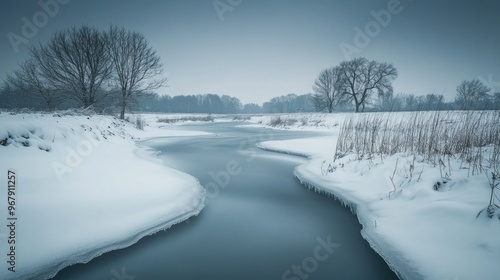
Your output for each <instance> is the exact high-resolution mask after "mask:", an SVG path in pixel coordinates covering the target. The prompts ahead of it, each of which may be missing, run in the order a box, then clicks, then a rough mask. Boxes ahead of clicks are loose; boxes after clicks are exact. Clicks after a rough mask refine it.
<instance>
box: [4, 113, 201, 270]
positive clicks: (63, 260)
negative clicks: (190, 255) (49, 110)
mask: <svg viewBox="0 0 500 280" xmlns="http://www.w3.org/2000/svg"><path fill="white" fill-rule="evenodd" d="M203 134H206V133H204V132H194V131H192V132H189V131H176V130H166V129H159V128H155V127H149V126H146V127H144V130H137V129H136V128H135V127H134V126H133V125H132V124H131V123H127V122H123V121H119V120H117V119H114V118H112V117H104V116H98V115H90V116H85V115H83V116H82V115H80V116H75V115H72V114H68V115H64V114H10V113H7V112H2V113H1V114H0V144H1V145H0V158H1V161H0V171H1V173H2V174H4V175H3V176H4V177H3V178H2V179H1V180H2V181H3V182H4V183H3V184H4V188H2V193H1V194H0V197H2V198H3V199H1V201H0V220H1V222H2V225H3V226H2V227H1V228H0V252H1V254H2V256H3V257H2V258H1V259H2V262H1V265H0V278H1V279H46V278H49V277H51V276H53V275H55V274H56V273H57V272H58V271H59V270H61V269H62V268H64V267H66V266H69V265H72V264H75V263H81V262H87V261H89V260H90V259H92V258H94V257H96V256H99V255H101V254H103V253H105V252H108V251H111V250H115V249H119V248H123V247H127V246H130V245H132V244H134V243H135V242H137V241H138V240H139V239H140V238H141V237H143V236H146V235H150V234H152V233H154V232H157V231H159V230H164V229H166V228H168V227H170V226H172V225H173V224H176V223H179V222H181V221H183V220H185V219H187V218H189V217H190V216H193V215H197V214H198V213H199V212H200V211H201V209H202V208H203V206H204V198H205V190H204V188H203V187H202V186H201V185H200V184H199V182H198V180H197V179H195V178H194V177H192V176H190V175H188V174H185V173H182V172H179V171H177V170H174V169H170V168H168V167H166V166H164V165H163V164H162V162H161V160H159V159H158V158H156V157H155V152H154V151H152V150H149V149H146V148H142V147H138V146H137V145H136V142H135V141H134V140H138V139H145V138H149V137H159V136H183V135H189V136H192V135H203ZM9 170H10V171H11V172H10V174H8V172H9ZM12 174H15V185H14V182H11V183H10V184H9V189H10V190H12V192H11V193H9V192H8V189H7V176H8V175H12ZM7 197H10V198H9V204H11V205H10V206H14V207H11V208H8V206H9V205H7V203H8V202H7ZM8 209H9V212H7V210H8ZM7 214H9V216H7ZM8 218H16V219H17V220H13V219H12V220H8ZM6 225H11V227H10V228H9V227H6ZM14 242H15V243H14ZM11 246H12V247H11ZM8 254H10V255H9V256H8ZM9 268H10V270H9ZM112 269H114V268H110V271H111V270H112ZM13 270H15V272H13ZM111 277H112V275H111V274H110V276H109V277H108V278H111Z"/></svg>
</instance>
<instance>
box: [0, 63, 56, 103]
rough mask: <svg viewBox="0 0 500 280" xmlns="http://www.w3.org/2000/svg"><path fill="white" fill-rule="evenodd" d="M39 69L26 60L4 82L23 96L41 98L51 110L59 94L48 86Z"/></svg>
mask: <svg viewBox="0 0 500 280" xmlns="http://www.w3.org/2000/svg"><path fill="white" fill-rule="evenodd" d="M39 70H40V69H39V67H38V65H37V64H36V63H34V62H33V61H32V60H27V61H26V62H25V63H24V64H22V65H21V66H20V69H19V70H16V71H15V72H14V73H13V74H9V75H7V78H6V80H5V83H6V85H7V86H9V87H10V88H11V89H13V90H14V91H16V92H18V93H20V94H21V95H23V96H24V97H25V98H34V99H41V100H42V102H44V103H45V104H46V107H47V109H48V110H49V111H53V110H54V109H55V108H56V105H57V104H59V103H60V101H61V98H60V94H59V92H58V91H57V90H56V89H54V88H51V87H50V85H49V83H48V82H47V81H46V80H45V79H44V78H43V76H42V75H41V73H40V71H39Z"/></svg>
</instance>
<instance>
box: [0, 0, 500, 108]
mask: <svg viewBox="0 0 500 280" xmlns="http://www.w3.org/2000/svg"><path fill="white" fill-rule="evenodd" d="M54 1H56V0H40V2H41V3H52V4H51V5H49V4H47V5H48V6H47V7H48V8H46V9H48V10H49V11H48V13H47V12H44V8H42V6H41V5H40V4H39V1H26V0H1V1H0V33H1V40H0V58H1V59H0V79H1V80H3V79H4V78H5V75H6V74H7V73H9V72H11V71H13V70H15V69H16V67H17V66H18V64H19V63H22V62H23V61H24V60H25V59H26V56H27V53H28V49H29V47H30V46H33V45H35V44H38V43H39V42H42V43H43V42H46V41H47V40H48V39H49V38H50V36H51V35H52V34H53V33H54V32H56V31H58V30H64V29H67V28H70V27H72V26H75V25H76V26H79V25H82V24H87V25H92V26H95V27H98V28H102V29H105V28H107V27H108V26H109V25H110V24H114V25H119V26H124V27H126V28H127V29H132V30H136V31H139V32H142V33H143V34H144V35H145V36H146V37H147V38H148V40H149V41H150V44H151V46H152V47H154V48H155V49H156V50H157V51H158V53H159V54H160V55H161V58H162V61H163V62H164V64H165V72H166V74H167V75H168V87H166V88H162V89H159V90H158V92H159V93H161V94H169V95H179V94H200V93H216V94H221V95H222V94H227V95H232V96H236V97H238V98H240V99H241V100H242V102H244V103H249V102H255V103H262V102H264V101H267V100H268V99H270V98H272V97H274V96H278V95H284V94H288V93H296V94H303V93H309V92H311V91H312V89H311V87H312V84H313V82H314V79H315V78H316V76H317V75H318V73H319V72H320V71H321V70H322V69H324V68H326V67H330V66H334V65H337V64H338V63H339V62H341V61H342V60H345V59H349V58H354V57H358V56H364V57H366V58H368V59H374V60H378V61H384V62H391V63H393V64H394V66H395V67H396V68H397V69H398V71H399V77H398V78H397V79H396V81H395V82H394V90H395V92H396V93H399V92H404V93H413V94H417V95H424V94H427V93H438V94H444V95H445V97H446V98H447V99H452V98H453V97H454V95H455V89H456V87H457V85H458V84H459V83H460V82H461V81H462V80H464V79H474V78H480V77H482V78H484V79H485V80H486V81H487V82H489V85H490V86H492V87H496V88H495V90H496V91H500V16H499V14H500V1H497V0H491V1H486V0H480V1H477V0H476V1H472V0H470V1H452V0H443V1H437V0H434V1H431V0H423V1H418V0H413V1H410V0H400V1H397V0H377V1H368V0H365V1H348V0H274V1H273V0H217V1H214V0H175V1H174V0H163V1H161V0H157V1H153V0H147V1H133V0H90V1H89V0H86V1H84V0H57V1H58V2H54ZM60 2H67V3H66V4H58V6H59V7H58V8H57V9H56V8H55V6H54V5H53V3H60ZM374 14H378V15H379V16H378V17H379V19H378V21H377V19H376V18H377V16H374ZM387 15H390V18H388V17H387ZM34 16H35V17H34ZM23 18H24V19H23ZM26 19H27V20H28V21H29V22H30V24H38V26H40V27H37V30H36V31H35V32H32V31H33V30H29V28H24V29H25V30H24V31H25V34H23V26H24V25H26V23H25V21H26ZM28 25H29V24H28ZM35 27H36V26H35ZM360 32H363V33H364V34H362V35H360ZM9 34H10V35H9ZM14 34H15V35H14ZM25 35H28V36H25ZM14 37H15V38H16V39H18V41H16V42H14V43H13V42H12V41H13V40H12V38H14ZM26 37H31V38H26ZM19 38H21V39H19ZM366 39H368V40H366ZM342 46H343V47H344V50H343V48H342ZM346 47H347V48H346ZM16 48H17V50H16ZM346 50H349V51H350V52H351V53H349V51H346ZM490 78H491V81H490Z"/></svg>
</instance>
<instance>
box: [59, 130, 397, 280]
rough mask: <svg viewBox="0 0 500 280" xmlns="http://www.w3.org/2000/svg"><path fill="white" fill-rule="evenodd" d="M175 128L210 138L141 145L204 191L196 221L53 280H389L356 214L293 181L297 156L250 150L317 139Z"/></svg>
mask: <svg viewBox="0 0 500 280" xmlns="http://www.w3.org/2000/svg"><path fill="white" fill-rule="evenodd" d="M178 129H191V130H201V131H208V132H212V133H214V134H213V135H208V136H196V137H187V138H186V137H184V138H182V139H181V138H155V139H152V140H149V141H145V142H142V143H140V144H141V145H145V146H150V147H153V148H155V149H157V150H159V151H161V154H159V157H160V158H161V159H163V160H164V162H165V164H166V165H168V166H170V167H173V168H175V169H179V170H181V171H184V172H186V173H189V174H191V175H193V176H195V177H196V178H198V179H199V180H200V183H201V184H202V185H204V186H206V187H207V190H208V191H209V198H208V201H207V205H206V207H205V208H204V210H203V211H202V212H201V214H200V215H199V216H197V217H193V218H191V219H189V220H188V221H186V222H183V223H181V224H177V225H174V226H173V227H171V228H170V229H168V230H166V231H162V232H159V233H157V234H155V235H152V236H148V237H145V238H143V239H141V240H140V241H139V242H137V243H136V244H134V245H133V246H130V247H128V248H125V249H121V250H116V251H112V252H109V253H107V254H104V255H102V256H100V257H97V258H95V259H93V260H92V261H90V262H89V263H87V264H77V265H73V266H70V267H68V268H66V269H63V270H62V271H60V272H59V273H58V274H57V275H56V277H55V278H54V279H72V280H75V279H76V280H78V279H105V280H110V279H111V280H133V279H135V280H143V279H148V280H149V279H255V280H257V279H258V280H263V279H291V280H300V279H397V277H396V275H395V274H394V273H393V272H392V271H391V270H390V269H389V268H388V266H387V264H386V263H385V262H384V261H383V259H382V258H381V257H380V256H378V255H377V254H376V253H375V252H374V251H373V250H372V249H371V248H370V246H369V245H368V243H367V242H366V241H365V240H364V239H363V238H362V237H361V234H360V230H361V226H360V224H359V223H358V220H357V218H356V216H354V215H353V214H352V213H351V212H350V211H349V210H348V209H346V208H344V207H343V206H342V205H341V204H340V203H338V202H337V201H335V200H334V199H332V198H328V197H326V196H324V195H321V194H317V193H315V192H314V191H311V190H309V189H307V188H305V187H304V186H302V185H301V184H300V182H299V181H298V180H297V179H296V178H295V177H294V176H293V169H294V168H295V167H296V166H297V165H299V164H301V163H303V162H305V159H304V158H301V157H297V156H291V155H284V154H279V153H273V152H268V151H262V150H259V149H257V148H256V147H255V143H257V142H261V141H266V140H281V139H292V138H300V137H306V136H316V135H319V134H318V133H312V132H291V131H275V130H269V129H263V128H242V127H235V124H234V123H213V124H204V125H190V126H183V127H179V128H178ZM155 183H157V182H155ZM165 185H166V187H168V182H165Z"/></svg>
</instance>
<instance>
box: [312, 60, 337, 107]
mask: <svg viewBox="0 0 500 280" xmlns="http://www.w3.org/2000/svg"><path fill="white" fill-rule="evenodd" d="M344 87H345V83H344V81H343V77H342V69H341V68H340V67H339V66H336V67H332V68H328V69H325V70H323V71H321V73H320V74H319V75H318V78H317V79H316V81H314V85H313V90H314V94H311V95H310V100H311V102H312V103H313V106H314V108H316V110H317V111H323V110H325V109H326V110H328V112H329V113H331V112H332V111H333V108H334V106H335V105H336V104H337V103H338V102H339V101H340V100H341V97H342V94H343V92H344Z"/></svg>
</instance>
